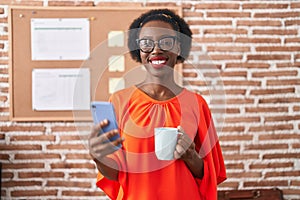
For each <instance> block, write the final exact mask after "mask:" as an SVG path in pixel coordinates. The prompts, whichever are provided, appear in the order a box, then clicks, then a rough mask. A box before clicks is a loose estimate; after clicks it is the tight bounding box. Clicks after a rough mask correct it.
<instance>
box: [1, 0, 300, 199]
mask: <svg viewBox="0 0 300 200" xmlns="http://www.w3.org/2000/svg"><path fill="white" fill-rule="evenodd" d="M128 2H129V1H128ZM151 2H152V3H150V2H148V1H146V0H145V1H135V3H132V2H131V3H130V4H129V5H131V6H132V5H135V4H138V5H142V6H160V5H163V6H166V7H167V6H170V5H176V4H177V5H182V6H183V8H184V10H183V15H184V17H185V19H186V20H187V22H188V23H189V24H190V25H191V28H192V31H193V33H194V42H195V45H194V46H193V51H192V53H191V56H190V57H189V59H188V61H187V63H186V64H185V65H184V69H183V75H184V80H185V84H186V85H187V87H190V88H191V89H194V90H196V91H199V92H200V93H202V94H204V96H207V98H208V101H209V103H210V104H211V107H212V110H213V113H218V111H220V110H222V108H224V101H222V97H224V95H219V96H221V98H218V95H215V96H214V95H209V94H210V93H209V91H208V90H207V89H206V87H205V85H206V84H208V85H209V84H210V83H213V81H214V80H216V78H217V80H218V81H219V83H217V85H218V86H220V85H221V86H222V87H221V88H222V91H224V92H225V94H226V96H225V97H226V104H225V111H226V114H224V113H223V115H222V116H221V117H220V118H218V117H216V121H217V126H218V128H219V129H221V130H220V131H219V138H220V141H221V146H222V149H223V152H224V157H225V162H226V166H227V172H228V180H227V181H226V182H224V183H223V184H221V185H220V186H219V189H220V190H224V189H251V188H271V187H278V188H280V189H282V190H283V192H284V196H285V198H286V199H300V131H299V129H300V2H299V1H244V0H243V1H213V2H212V1H208V0H207V1H192V0H191V1H189V0H185V1H183V0H182V1H173V2H172V1H169V2H168V3H158V2H161V1H159V0H157V1H151ZM156 2H157V3H156ZM176 2H177V3H176ZM8 5H24V6H25V5H26V6H27V5H30V6H96V5H97V6H107V5H117V6H120V5H121V6H125V5H126V3H112V1H111V2H109V1H105V2H104V1H99V0H98V1H96V0H95V1H88V0H86V1H52V0H36V1H35V0H28V1H25V0H1V2H0V120H1V121H0V150H1V152H0V161H1V163H3V173H2V190H1V196H2V199H91V196H93V198H92V199H105V196H104V194H103V193H102V192H101V191H100V190H99V189H97V188H96V186H95V177H96V171H95V167H94V164H93V162H91V160H90V157H89V156H88V152H87V150H86V148H85V146H84V144H83V143H82V140H81V137H80V133H78V131H77V129H78V126H81V127H86V126H88V124H84V123H83V124H73V123H65V122H55V123H51V122H47V123H42V122H40V123H38V122H37V123H26V122H24V123H16V122H10V121H9V105H10V101H9V95H8V92H9V91H8V88H9V84H8V82H9V76H8V60H9V58H8V50H9V43H8V32H7V31H8V24H7V22H8V19H7V8H8ZM203 55H205V57H206V58H208V59H203V57H204V56H203ZM203 60H206V61H207V62H206V63H205V62H202V61H203ZM212 65H213V66H214V67H213V68H211V66H212ZM199 67H200V68H199ZM199 69H201V70H200V71H201V75H199V73H198V72H199ZM212 69H213V70H212ZM201 77H202V78H201ZM203 77H205V79H203ZM212 97H216V98H212ZM220 102H221V103H220ZM220 105H221V106H220ZM222 119H224V123H219V122H222ZM96 197H97V198H96Z"/></svg>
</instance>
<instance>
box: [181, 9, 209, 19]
mask: <svg viewBox="0 0 300 200" xmlns="http://www.w3.org/2000/svg"><path fill="white" fill-rule="evenodd" d="M183 16H184V17H198V18H202V17H203V16H204V15H203V13H202V12H195V11H189V10H187V11H184V12H183Z"/></svg>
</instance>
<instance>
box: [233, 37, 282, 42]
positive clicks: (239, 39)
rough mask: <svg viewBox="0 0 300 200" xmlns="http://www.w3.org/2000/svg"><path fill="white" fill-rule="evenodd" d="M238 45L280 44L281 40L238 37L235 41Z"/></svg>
mask: <svg viewBox="0 0 300 200" xmlns="http://www.w3.org/2000/svg"><path fill="white" fill-rule="evenodd" d="M235 42H237V43H256V44H259V43H266V44H280V43H281V39H280V38H251V37H237V38H236V39H235Z"/></svg>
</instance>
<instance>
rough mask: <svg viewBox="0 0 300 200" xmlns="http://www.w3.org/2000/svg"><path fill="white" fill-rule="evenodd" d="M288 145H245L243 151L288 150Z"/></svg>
mask: <svg viewBox="0 0 300 200" xmlns="http://www.w3.org/2000/svg"><path fill="white" fill-rule="evenodd" d="M288 147H289V146H288V144H251V145H245V150H277V149H288Z"/></svg>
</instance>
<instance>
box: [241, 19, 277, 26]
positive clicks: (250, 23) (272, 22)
mask: <svg viewBox="0 0 300 200" xmlns="http://www.w3.org/2000/svg"><path fill="white" fill-rule="evenodd" d="M237 26H238V27H240V26H250V27H251V26H263V27H266V26H270V27H281V22H280V21H279V20H264V21H259V20H253V19H252V20H238V21H237Z"/></svg>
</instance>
